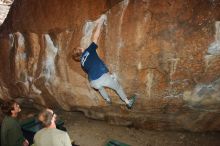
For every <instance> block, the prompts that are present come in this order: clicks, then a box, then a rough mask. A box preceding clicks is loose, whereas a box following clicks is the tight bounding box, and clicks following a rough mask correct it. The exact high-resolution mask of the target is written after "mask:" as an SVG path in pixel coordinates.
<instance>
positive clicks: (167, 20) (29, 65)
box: [0, 0, 220, 131]
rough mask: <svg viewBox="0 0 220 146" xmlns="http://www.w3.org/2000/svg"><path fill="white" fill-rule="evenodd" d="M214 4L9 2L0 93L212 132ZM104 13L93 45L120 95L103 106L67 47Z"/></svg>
mask: <svg viewBox="0 0 220 146" xmlns="http://www.w3.org/2000/svg"><path fill="white" fill-rule="evenodd" d="M219 3H220V1H219V0H215V1H211V0H198V1H182V0H178V1H174V0H168V1H164V0H157V1H153V0H138V1H135V0H124V1H122V0H117V1H115V0H114V1H113V0H96V1H93V0H74V1H72V0H64V1H60V0H47V1H45V0H15V1H14V3H13V5H12V8H11V10H10V12H9V15H8V17H7V19H6V21H5V22H4V24H3V25H2V26H1V28H0V31H1V36H0V44H1V45H0V57H1V62H0V80H1V82H0V86H1V88H0V97H1V98H2V99H6V98H8V97H9V96H11V97H14V98H15V97H19V96H23V97H26V98H32V99H34V101H35V102H38V103H40V104H43V105H48V106H50V107H62V108H63V109H65V110H80V111H83V112H84V113H85V114H86V115H87V116H89V117H92V118H96V119H103V120H108V121H109V122H110V123H114V124H121V125H134V126H136V127H141V128H147V129H157V130H191V131H213V130H220V116H219V115H220V114H219V113H220V12H219V9H220V5H219ZM103 13H105V14H106V15H107V22H106V25H105V26H103V30H102V34H101V36H100V40H99V49H98V52H99V54H100V56H101V57H102V59H103V60H104V61H105V63H106V64H107V66H108V67H109V69H110V70H111V72H113V73H115V75H117V78H118V80H119V82H120V83H121V84H122V86H123V87H124V89H125V91H126V93H127V95H128V96H130V95H132V94H134V93H136V94H138V99H137V102H136V104H135V107H134V108H133V109H132V110H127V109H126V107H125V106H124V105H123V102H122V101H121V100H120V99H119V97H118V96H117V95H116V94H115V93H114V92H113V91H111V90H108V93H109V94H110V95H111V97H112V101H113V105H112V106H108V105H106V104H105V102H104V100H103V99H102V97H101V96H100V95H99V93H98V92H96V91H95V90H93V89H92V88H91V87H90V86H89V82H88V80H87V76H86V74H85V73H84V72H83V71H82V69H81V67H80V64H79V63H78V62H74V61H73V60H72V58H71V54H72V51H73V48H74V47H77V46H79V45H82V46H88V44H89V43H90V42H91V35H92V33H93V30H94V28H95V26H96V24H95V21H96V20H98V19H99V17H100V15H101V14H103Z"/></svg>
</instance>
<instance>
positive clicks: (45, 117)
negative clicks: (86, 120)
mask: <svg viewBox="0 0 220 146" xmlns="http://www.w3.org/2000/svg"><path fill="white" fill-rule="evenodd" d="M39 120H40V121H41V122H42V123H43V125H44V126H45V128H43V129H41V130H39V131H38V132H37V133H36V134H35V136H34V146H72V144H71V141H70V138H69V135H68V134H67V132H64V131H62V130H59V129H57V128H56V123H55V122H56V114H54V112H53V111H52V110H51V109H46V110H44V111H42V112H41V113H40V114H39Z"/></svg>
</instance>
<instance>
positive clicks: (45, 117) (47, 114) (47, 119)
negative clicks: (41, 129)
mask: <svg viewBox="0 0 220 146" xmlns="http://www.w3.org/2000/svg"><path fill="white" fill-rule="evenodd" d="M39 116H41V117H42V119H41V122H42V123H43V125H44V126H45V127H48V126H50V125H51V120H52V118H53V116H54V112H51V111H49V109H44V110H43V111H41V112H40V114H39Z"/></svg>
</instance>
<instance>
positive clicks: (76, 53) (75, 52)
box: [72, 47, 82, 61]
mask: <svg viewBox="0 0 220 146" xmlns="http://www.w3.org/2000/svg"><path fill="white" fill-rule="evenodd" d="M81 55H82V51H81V48H80V47H76V48H74V49H73V54H72V58H73V59H74V60H75V61H80V58H81Z"/></svg>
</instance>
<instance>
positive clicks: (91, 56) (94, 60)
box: [80, 42, 109, 81]
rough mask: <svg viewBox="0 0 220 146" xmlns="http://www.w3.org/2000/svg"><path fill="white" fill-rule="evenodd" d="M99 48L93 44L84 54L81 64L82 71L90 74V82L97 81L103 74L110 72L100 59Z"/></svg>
mask: <svg viewBox="0 0 220 146" xmlns="http://www.w3.org/2000/svg"><path fill="white" fill-rule="evenodd" d="M97 48H98V46H97V45H96V44H95V43H94V42H92V43H91V44H90V46H89V47H88V48H87V49H86V50H85V51H84V52H83V53H82V56H81V59H80V62H81V67H82V69H83V70H84V71H85V72H86V73H87V74H88V78H89V80H90V81H92V80H96V79H98V78H99V77H101V76H102V75H103V74H105V73H107V72H109V71H108V68H107V67H106V65H105V64H104V62H103V61H102V60H101V59H100V58H99V56H98V54H97V52H96V49H97Z"/></svg>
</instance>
